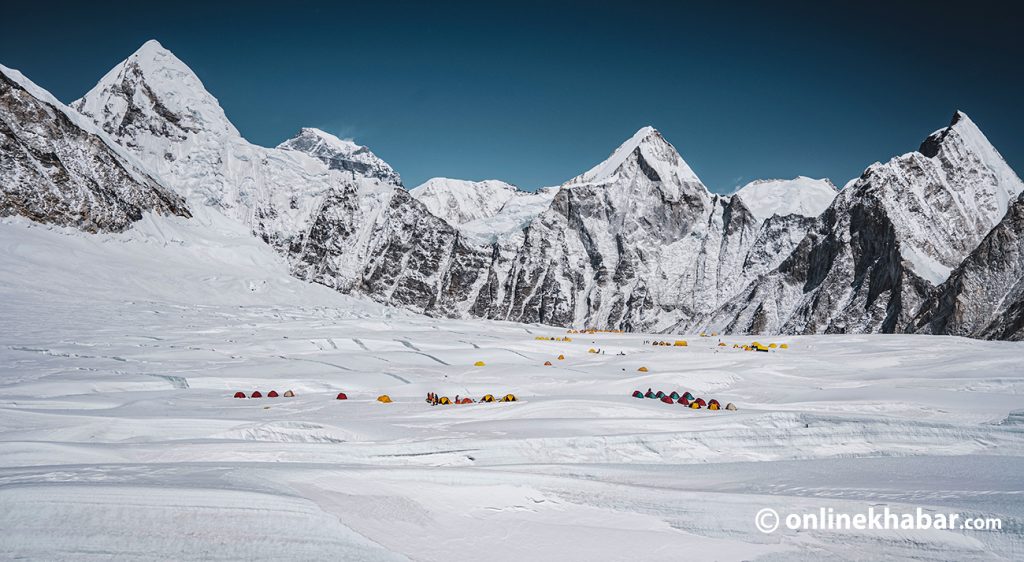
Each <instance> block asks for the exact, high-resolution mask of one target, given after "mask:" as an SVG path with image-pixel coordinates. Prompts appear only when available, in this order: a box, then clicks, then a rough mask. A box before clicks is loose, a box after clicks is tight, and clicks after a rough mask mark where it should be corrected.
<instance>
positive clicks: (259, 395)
mask: <svg viewBox="0 0 1024 562" xmlns="http://www.w3.org/2000/svg"><path fill="white" fill-rule="evenodd" d="M278 396H281V395H280V394H278V393H277V391H276V390H271V391H270V392H268V393H267V398H277V397H278ZM284 397H285V398H294V397H295V393H294V392H292V391H291V390H288V391H286V392H285V393H284ZM235 398H263V393H262V392H260V391H258V390H254V391H252V394H250V395H249V396H246V395H245V393H244V392H242V391H241V390H239V391H238V392H236V393H235Z"/></svg>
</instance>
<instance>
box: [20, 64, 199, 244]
mask: <svg viewBox="0 0 1024 562" xmlns="http://www.w3.org/2000/svg"><path fill="white" fill-rule="evenodd" d="M0 188H2V191H0V216H11V215H22V216H25V217H28V218H29V219H32V220H34V221H36V222H41V223H48V224H56V225H60V226H71V227H75V228H78V229H81V230H85V231H88V232H98V231H112V232H117V231H122V230H124V229H126V228H129V227H130V226H131V224H132V223H133V222H135V221H138V220H139V219H141V218H142V214H143V213H144V212H156V213H161V214H174V215H180V216H189V210H188V207H187V206H186V205H185V202H184V201H183V200H182V199H181V198H180V197H178V196H177V195H175V194H173V193H172V192H170V191H168V190H166V189H164V187H163V186H162V185H160V184H159V183H158V182H157V181H156V180H154V179H153V178H152V177H150V176H149V175H148V174H147V172H146V171H145V170H144V169H143V167H141V166H139V165H138V164H137V163H136V162H135V161H134V160H133V159H132V158H131V157H129V156H128V155H127V154H125V153H124V152H123V151H122V149H121V148H120V147H119V146H118V145H117V144H116V143H114V142H111V141H110V140H109V139H108V138H107V137H106V135H104V134H103V133H101V132H100V131H98V130H97V129H96V128H95V126H94V125H93V124H92V123H91V122H89V121H88V120H85V119H82V118H81V116H79V115H78V114H77V113H75V112H74V111H72V110H70V109H69V108H67V107H66V106H65V105H64V104H62V103H60V102H59V101H57V100H56V99H55V98H54V97H53V96H51V95H50V94H49V93H48V92H46V91H45V90H43V89H42V88H40V87H38V86H37V85H35V84H34V83H32V82H31V81H30V80H29V79H28V78H26V77H25V76H24V75H22V74H21V73H20V72H18V71H16V70H12V69H9V68H7V67H5V66H0Z"/></svg>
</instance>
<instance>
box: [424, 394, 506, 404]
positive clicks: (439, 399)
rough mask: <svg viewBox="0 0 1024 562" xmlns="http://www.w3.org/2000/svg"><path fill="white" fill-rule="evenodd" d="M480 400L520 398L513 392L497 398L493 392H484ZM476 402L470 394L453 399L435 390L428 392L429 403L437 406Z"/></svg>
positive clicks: (503, 400) (499, 400)
mask: <svg viewBox="0 0 1024 562" xmlns="http://www.w3.org/2000/svg"><path fill="white" fill-rule="evenodd" d="M479 401H480V402H488V403H490V402H518V401H519V399H518V398H516V395H515V394H511V393H509V394H506V395H505V396H502V397H501V398H495V397H494V395H493V394H484V395H483V396H482V397H481V398H480V400H479ZM476 402H477V401H476V400H473V399H472V398H470V397H468V396H466V397H463V398H459V397H458V396H457V395H456V396H455V399H451V398H448V397H447V396H439V395H438V394H437V393H434V392H428V393H427V404H432V405H435V406H437V405H441V406H449V405H452V404H475V403H476Z"/></svg>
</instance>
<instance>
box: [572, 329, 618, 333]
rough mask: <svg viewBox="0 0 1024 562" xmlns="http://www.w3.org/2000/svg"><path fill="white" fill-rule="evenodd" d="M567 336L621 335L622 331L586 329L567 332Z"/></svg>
mask: <svg viewBox="0 0 1024 562" xmlns="http://www.w3.org/2000/svg"><path fill="white" fill-rule="evenodd" d="M565 333H567V334H621V333H622V330H598V329H597V328H584V329H582V330H567V331H566V332H565Z"/></svg>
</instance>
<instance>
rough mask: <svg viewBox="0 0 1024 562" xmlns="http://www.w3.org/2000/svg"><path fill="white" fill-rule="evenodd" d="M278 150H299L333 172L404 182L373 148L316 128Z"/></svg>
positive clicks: (400, 183) (300, 133)
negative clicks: (371, 150)
mask: <svg viewBox="0 0 1024 562" xmlns="http://www.w3.org/2000/svg"><path fill="white" fill-rule="evenodd" d="M277 148H281V149H287V150H297V151H299V152H304V153H306V154H308V155H310V156H313V157H314V158H317V159H319V160H320V161H322V162H323V163H324V164H327V167H328V168H330V169H332V170H347V171H349V172H352V173H353V174H354V175H360V176H364V177H368V178H377V179H379V180H380V181H382V182H384V183H390V184H393V185H402V178H401V177H400V176H399V175H398V172H396V171H395V170H393V169H392V168H391V166H390V165H388V163H387V162H385V161H383V160H381V159H380V158H378V157H377V155H376V154H374V153H373V152H370V149H369V148H366V147H365V146H361V145H358V144H356V143H354V142H352V141H348V140H343V139H339V138H338V137H336V136H334V135H332V134H330V133H325V132H324V131H321V130H320V129H314V128H309V127H306V128H303V129H302V130H300V131H299V134H298V135H296V136H295V137H293V138H291V139H288V140H287V141H285V142H283V143H281V144H279V145H278V146H277Z"/></svg>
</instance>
